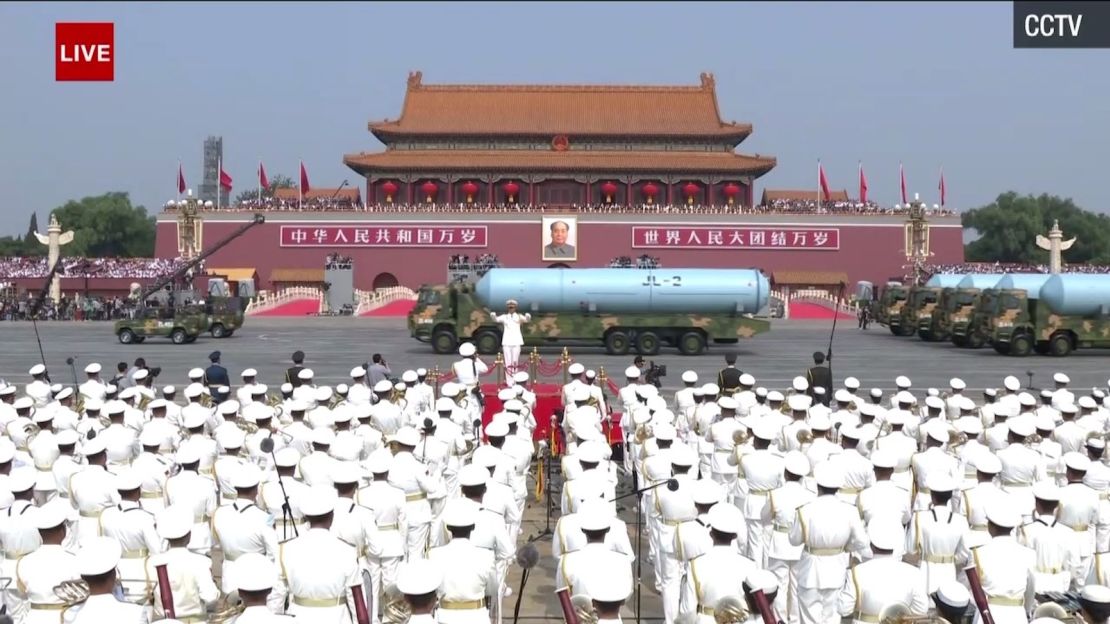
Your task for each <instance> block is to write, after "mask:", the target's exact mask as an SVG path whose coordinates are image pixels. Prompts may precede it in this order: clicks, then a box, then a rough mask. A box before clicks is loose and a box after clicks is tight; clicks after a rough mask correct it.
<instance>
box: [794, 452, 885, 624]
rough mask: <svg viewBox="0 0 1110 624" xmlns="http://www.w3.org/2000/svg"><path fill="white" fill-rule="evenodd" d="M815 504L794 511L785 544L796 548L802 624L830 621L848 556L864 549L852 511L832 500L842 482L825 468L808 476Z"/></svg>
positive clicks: (862, 531) (864, 540) (832, 470)
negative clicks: (811, 479)
mask: <svg viewBox="0 0 1110 624" xmlns="http://www.w3.org/2000/svg"><path fill="white" fill-rule="evenodd" d="M814 473H815V474H814V479H815V481H816V482H817V498H815V499H814V500H813V501H811V502H809V503H806V504H805V505H802V506H801V507H799V508H798V511H797V514H796V515H795V517H794V525H793V526H792V527H791V529H790V543H791V544H793V545H795V546H802V547H803V548H802V555H801V558H800V559H799V560H798V564H797V572H798V608H799V620H800V622H802V624H827V623H828V622H834V621H836V618H837V617H838V615H837V593H838V592H839V591H840V590H841V588H842V587H843V584H844V577H845V574H846V573H847V571H848V560H849V557H850V554H849V553H851V552H857V551H860V550H863V549H864V548H866V547H867V533H866V531H865V529H864V528H863V524H862V523H861V522H860V518H859V515H858V514H857V513H856V510H855V509H853V508H852V507H851V505H848V504H847V503H845V502H844V501H842V500H840V499H839V498H837V497H836V494H837V491H838V490H840V487H841V486H842V485H843V479H842V478H841V476H840V475H839V474H838V473H837V472H836V469H835V467H833V466H829V465H828V464H822V465H821V466H817V467H816V469H815V470H814Z"/></svg>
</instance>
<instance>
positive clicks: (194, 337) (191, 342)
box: [185, 336, 197, 344]
mask: <svg viewBox="0 0 1110 624" xmlns="http://www.w3.org/2000/svg"><path fill="white" fill-rule="evenodd" d="M196 341H197V337H196V336H189V337H188V338H186V339H185V342H186V343H187V344H193V343H194V342H196Z"/></svg>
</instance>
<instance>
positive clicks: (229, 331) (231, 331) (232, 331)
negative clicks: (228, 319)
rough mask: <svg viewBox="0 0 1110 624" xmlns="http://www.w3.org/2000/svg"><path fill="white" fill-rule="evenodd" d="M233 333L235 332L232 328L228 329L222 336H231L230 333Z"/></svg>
mask: <svg viewBox="0 0 1110 624" xmlns="http://www.w3.org/2000/svg"><path fill="white" fill-rule="evenodd" d="M234 333H235V330H234V329H229V330H227V331H226V332H225V333H224V338H231V335H232V334H234Z"/></svg>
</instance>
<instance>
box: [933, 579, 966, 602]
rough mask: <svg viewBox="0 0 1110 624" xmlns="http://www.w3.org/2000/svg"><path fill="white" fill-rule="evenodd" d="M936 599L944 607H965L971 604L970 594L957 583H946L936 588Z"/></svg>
mask: <svg viewBox="0 0 1110 624" xmlns="http://www.w3.org/2000/svg"><path fill="white" fill-rule="evenodd" d="M937 598H938V599H939V600H940V601H941V602H943V603H944V604H946V605H949V606H953V607H966V606H967V605H969V604H971V593H970V592H968V591H967V588H966V587H964V586H963V585H961V584H960V583H959V582H958V581H946V582H944V583H941V585H940V587H938V588H937Z"/></svg>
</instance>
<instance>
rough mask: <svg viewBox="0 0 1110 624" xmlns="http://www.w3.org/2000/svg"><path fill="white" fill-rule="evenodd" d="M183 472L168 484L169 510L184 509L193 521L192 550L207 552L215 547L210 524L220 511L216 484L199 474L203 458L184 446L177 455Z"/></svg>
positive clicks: (167, 500) (209, 478)
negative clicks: (176, 507)
mask: <svg viewBox="0 0 1110 624" xmlns="http://www.w3.org/2000/svg"><path fill="white" fill-rule="evenodd" d="M177 464H178V465H179V466H181V472H179V473H177V474H176V475H174V476H172V477H170V478H169V479H167V480H166V506H167V507H169V506H177V505H180V506H184V507H187V508H188V509H190V510H191V512H190V515H191V516H192V518H193V530H192V540H193V541H192V542H191V543H190V544H189V548H194V549H197V550H201V551H207V550H208V549H209V548H211V547H212V531H211V530H210V528H209V524H208V520H209V518H211V517H212V512H213V511H215V510H216V503H217V500H216V491H217V486H216V482H215V481H214V480H213V479H212V477H209V476H208V475H203V474H199V473H198V467H199V466H200V457H199V456H198V455H197V453H196V448H195V447H185V446H182V448H181V449H180V450H178V451H177Z"/></svg>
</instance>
